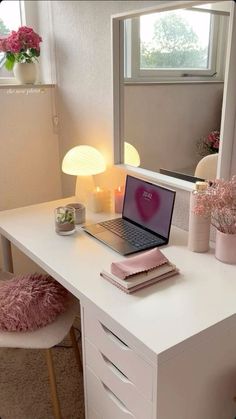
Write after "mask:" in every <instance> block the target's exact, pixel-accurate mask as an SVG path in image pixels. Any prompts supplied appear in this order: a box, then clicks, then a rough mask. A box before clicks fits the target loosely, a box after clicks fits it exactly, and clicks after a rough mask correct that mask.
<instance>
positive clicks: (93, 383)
mask: <svg viewBox="0 0 236 419" xmlns="http://www.w3.org/2000/svg"><path fill="white" fill-rule="evenodd" d="M86 382H87V402H88V406H90V408H91V411H92V409H93V410H94V411H96V412H98V413H97V415H98V417H99V419H100V418H101V419H144V417H142V418H141V417H140V418H137V417H136V416H134V414H133V413H132V412H130V411H129V409H127V407H126V406H125V405H124V403H122V402H121V401H120V400H119V398H118V397H117V396H116V395H115V394H114V393H113V392H112V391H111V390H110V389H109V388H108V387H107V386H106V385H105V384H104V383H103V382H102V381H101V380H100V379H99V378H98V377H96V375H95V374H94V373H93V372H92V371H91V369H90V368H89V367H86ZM89 419H90V418H89ZM91 419H93V418H91ZM145 419H146V418H145Z"/></svg>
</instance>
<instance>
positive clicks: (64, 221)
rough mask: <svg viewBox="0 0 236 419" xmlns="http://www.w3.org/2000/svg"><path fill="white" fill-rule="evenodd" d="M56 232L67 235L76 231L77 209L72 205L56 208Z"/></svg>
mask: <svg viewBox="0 0 236 419" xmlns="http://www.w3.org/2000/svg"><path fill="white" fill-rule="evenodd" d="M55 225H56V232H57V233H58V234H60V235H62V236H67V235H69V234H72V233H74V231H75V209H74V208H72V207H58V208H56V209H55Z"/></svg>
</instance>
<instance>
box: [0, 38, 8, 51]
mask: <svg viewBox="0 0 236 419" xmlns="http://www.w3.org/2000/svg"><path fill="white" fill-rule="evenodd" d="M0 52H7V37H4V38H0Z"/></svg>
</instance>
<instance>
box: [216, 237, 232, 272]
mask: <svg viewBox="0 0 236 419" xmlns="http://www.w3.org/2000/svg"><path fill="white" fill-rule="evenodd" d="M215 256H216V258H217V259H219V260H220V261H221V262H225V263H231V264H235V263H236V234H225V233H221V231H219V230H216V250H215Z"/></svg>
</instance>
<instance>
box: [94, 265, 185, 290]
mask: <svg viewBox="0 0 236 419" xmlns="http://www.w3.org/2000/svg"><path fill="white" fill-rule="evenodd" d="M178 273H179V270H178V269H177V268H174V269H173V270H172V271H171V272H168V273H165V274H163V275H160V276H158V277H156V278H153V279H150V280H148V281H146V282H143V283H141V284H139V285H136V286H134V287H132V288H125V287H123V286H122V285H121V284H120V283H118V282H116V281H114V280H113V279H111V277H110V276H109V275H107V274H106V273H105V272H104V271H103V272H102V273H101V276H102V277H103V278H105V279H106V280H107V281H109V282H111V284H113V285H115V286H116V287H117V288H119V289H120V290H122V291H124V292H125V293H127V294H131V293H133V292H136V291H139V290H141V289H143V288H147V287H149V286H150V285H153V284H155V283H156V282H159V281H161V280H164V279H167V278H170V277H171V276H173V275H176V274H178Z"/></svg>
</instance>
